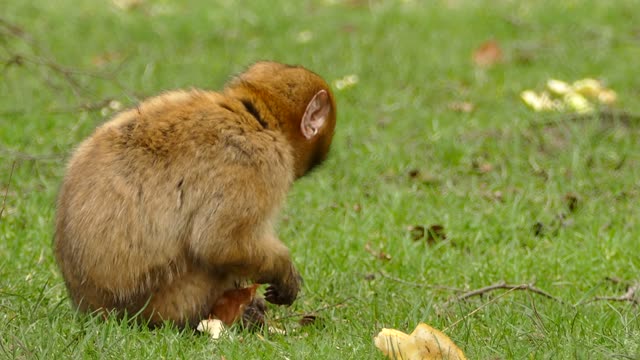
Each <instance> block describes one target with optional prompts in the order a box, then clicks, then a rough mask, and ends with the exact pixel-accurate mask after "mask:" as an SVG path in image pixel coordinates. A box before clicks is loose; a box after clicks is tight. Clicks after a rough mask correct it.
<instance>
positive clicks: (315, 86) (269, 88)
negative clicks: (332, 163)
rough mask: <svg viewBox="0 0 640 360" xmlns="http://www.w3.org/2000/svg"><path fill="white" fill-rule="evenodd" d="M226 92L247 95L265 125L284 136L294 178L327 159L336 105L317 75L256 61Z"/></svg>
mask: <svg viewBox="0 0 640 360" xmlns="http://www.w3.org/2000/svg"><path fill="white" fill-rule="evenodd" d="M225 92H227V93H229V94H232V95H233V96H236V97H240V98H242V97H243V96H247V95H249V96H250V97H251V99H248V100H249V101H252V103H253V105H254V106H255V109H253V110H254V111H257V112H258V113H259V115H260V116H261V117H263V119H264V121H265V125H266V126H267V127H274V128H277V129H280V131H282V132H283V133H284V134H285V136H286V137H287V139H288V140H289V143H290V144H291V146H292V148H293V155H294V158H295V165H294V171H295V176H296V177H301V176H303V175H305V174H306V173H308V172H309V171H310V170H311V169H313V168H314V167H315V166H317V165H319V164H320V163H322V162H323V161H324V160H325V159H326V157H327V153H328V152H329V147H330V146H331V140H332V139H333V133H334V129H335V125H336V104H335V100H334V97H333V94H332V93H331V90H330V89H329V85H328V84H327V83H326V82H325V81H324V80H323V79H322V78H321V77H320V76H319V75H317V74H315V73H313V72H311V71H309V70H307V69H305V68H303V67H301V66H291V65H285V64H280V63H276V62H267V61H264V62H258V63H256V64H254V65H252V66H250V67H249V68H248V69H247V70H246V71H245V72H243V73H242V74H240V75H238V76H237V77H236V78H234V79H233V80H232V81H230V82H229V84H227V86H226V88H225ZM241 100H243V102H244V99H241ZM256 100H257V101H256ZM260 103H262V104H263V106H264V107H265V108H262V107H261V105H260ZM245 106H246V105H245Z"/></svg>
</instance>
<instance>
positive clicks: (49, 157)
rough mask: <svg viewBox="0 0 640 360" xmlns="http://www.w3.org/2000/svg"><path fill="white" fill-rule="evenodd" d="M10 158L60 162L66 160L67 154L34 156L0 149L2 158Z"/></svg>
mask: <svg viewBox="0 0 640 360" xmlns="http://www.w3.org/2000/svg"><path fill="white" fill-rule="evenodd" d="M4 156H6V157H10V158H13V159H15V160H16V161H17V160H20V161H59V160H62V159H64V157H65V156H67V154H65V153H58V154H56V153H52V154H41V155H33V154H29V153H25V152H21V151H12V150H9V149H3V148H0V157H4Z"/></svg>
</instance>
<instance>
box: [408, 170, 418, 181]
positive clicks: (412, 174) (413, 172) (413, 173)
mask: <svg viewBox="0 0 640 360" xmlns="http://www.w3.org/2000/svg"><path fill="white" fill-rule="evenodd" d="M408 175H409V177H410V178H412V179H415V178H417V177H418V176H420V170H418V169H412V170H409V173H408Z"/></svg>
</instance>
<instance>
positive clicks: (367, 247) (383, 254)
mask: <svg viewBox="0 0 640 360" xmlns="http://www.w3.org/2000/svg"><path fill="white" fill-rule="evenodd" d="M364 250H365V251H366V252H368V253H369V254H371V255H373V256H375V257H377V258H378V259H380V260H385V261H389V260H391V255H389V254H387V253H386V252H384V251H382V250H379V251H376V250H373V249H372V248H371V244H370V243H366V244H365V245H364Z"/></svg>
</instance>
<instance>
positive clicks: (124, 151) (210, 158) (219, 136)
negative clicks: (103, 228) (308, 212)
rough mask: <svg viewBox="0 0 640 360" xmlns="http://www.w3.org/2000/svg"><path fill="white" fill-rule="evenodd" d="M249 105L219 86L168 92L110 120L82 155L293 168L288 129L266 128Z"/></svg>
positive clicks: (143, 163)
mask: <svg viewBox="0 0 640 360" xmlns="http://www.w3.org/2000/svg"><path fill="white" fill-rule="evenodd" d="M244 109H245V106H244V105H243V104H242V103H241V102H239V101H237V100H235V99H232V98H229V97H226V96H224V95H222V94H220V93H217V92H210V91H202V90H190V91H172V92H167V93H164V94H161V95H159V96H156V97H153V98H150V99H148V100H145V101H143V102H142V103H140V104H139V105H138V106H136V107H134V108H131V109H129V110H126V111H124V112H122V113H120V114H118V115H116V116H115V117H114V118H113V119H111V120H110V121H108V122H106V123H105V124H104V125H103V126H101V127H100V128H98V129H97V130H96V132H95V133H94V134H93V135H92V136H91V137H90V138H89V139H88V140H87V141H85V142H84V143H83V144H82V145H80V147H79V148H78V151H76V157H85V158H91V159H92V160H91V161H92V162H93V163H99V162H100V161H101V160H102V162H104V163H110V164H113V166H117V164H118V163H124V164H127V166H128V167H132V166H133V167H139V168H154V167H161V166H163V167H164V168H165V169H169V170H170V171H171V170H176V169H177V168H187V167H190V166H204V167H219V166H225V165H234V166H246V167H250V168H253V169H255V171H257V172H263V171H276V172H278V171H279V172H282V171H287V170H290V169H291V167H292V166H293V158H292V150H291V146H290V145H289V144H288V142H287V140H286V138H285V137H284V135H283V134H282V133H281V132H279V131H277V130H272V129H266V128H264V127H263V126H262V125H261V124H260V123H259V122H258V121H257V120H256V119H255V118H254V117H253V116H251V114H249V113H247V111H245V110H244Z"/></svg>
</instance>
